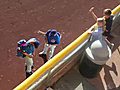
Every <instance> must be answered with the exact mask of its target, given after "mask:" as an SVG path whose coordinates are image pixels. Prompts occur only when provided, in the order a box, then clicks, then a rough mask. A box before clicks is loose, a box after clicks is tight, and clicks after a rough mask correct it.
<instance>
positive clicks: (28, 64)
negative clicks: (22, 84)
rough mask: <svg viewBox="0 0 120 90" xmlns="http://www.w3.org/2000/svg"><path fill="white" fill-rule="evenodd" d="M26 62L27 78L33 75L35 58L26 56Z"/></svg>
mask: <svg viewBox="0 0 120 90" xmlns="http://www.w3.org/2000/svg"><path fill="white" fill-rule="evenodd" d="M25 64H26V78H28V77H29V76H30V75H32V73H33V72H32V68H33V59H32V58H29V57H25Z"/></svg>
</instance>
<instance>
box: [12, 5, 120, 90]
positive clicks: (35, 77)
mask: <svg viewBox="0 0 120 90" xmlns="http://www.w3.org/2000/svg"><path fill="white" fill-rule="evenodd" d="M118 11H120V5H118V6H117V7H116V8H115V9H114V10H113V11H112V13H113V14H116V13H117V12H118ZM88 37H89V35H88V33H87V32H85V33H83V34H82V35H81V36H79V37H78V38H77V39H76V40H75V41H73V42H72V43H71V44H70V45H68V46H67V47H66V48H65V49H63V50H62V51H60V52H59V53H58V54H57V55H55V56H54V57H53V58H52V59H51V60H49V61H48V62H47V63H45V64H44V65H43V66H41V67H40V68H39V69H38V70H37V71H35V72H34V73H33V74H32V75H31V76H30V77H29V78H27V79H26V80H25V81H23V82H22V83H21V84H20V85H18V86H17V87H16V88H14V90H26V89H27V88H28V87H30V86H31V85H32V84H33V83H34V82H35V81H37V80H38V79H39V78H40V77H41V76H42V75H43V74H44V73H45V72H46V71H48V70H49V69H51V68H52V67H54V66H55V65H56V64H57V63H58V62H59V61H60V60H62V59H63V58H65V57H66V56H67V55H68V54H69V53H71V52H72V51H73V50H74V49H75V48H76V47H78V46H79V45H80V44H82V43H83V42H84V41H85V40H86V39H87V38H88Z"/></svg>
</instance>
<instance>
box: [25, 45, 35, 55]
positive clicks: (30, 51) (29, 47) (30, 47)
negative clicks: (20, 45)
mask: <svg viewBox="0 0 120 90" xmlns="http://www.w3.org/2000/svg"><path fill="white" fill-rule="evenodd" d="M34 51H35V47H34V45H32V44H30V43H27V47H26V48H25V50H24V52H26V53H27V54H30V55H33V53H34Z"/></svg>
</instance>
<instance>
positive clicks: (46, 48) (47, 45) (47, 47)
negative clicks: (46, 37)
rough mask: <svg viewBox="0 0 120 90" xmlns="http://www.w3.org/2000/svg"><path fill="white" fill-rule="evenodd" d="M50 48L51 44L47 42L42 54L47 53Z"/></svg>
mask: <svg viewBox="0 0 120 90" xmlns="http://www.w3.org/2000/svg"><path fill="white" fill-rule="evenodd" d="M48 49H49V44H45V45H44V49H43V51H42V52H40V53H41V54H47V51H48Z"/></svg>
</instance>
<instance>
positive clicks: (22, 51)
mask: <svg viewBox="0 0 120 90" xmlns="http://www.w3.org/2000/svg"><path fill="white" fill-rule="evenodd" d="M39 45H40V42H39V41H38V40H37V39H36V38H31V39H29V40H28V41H26V42H24V44H21V46H20V47H19V50H18V52H17V53H18V55H17V56H19V57H22V58H24V59H25V67H26V69H25V71H26V78H28V77H29V76H30V75H32V73H33V72H32V69H33V58H34V56H35V48H38V46H39Z"/></svg>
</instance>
